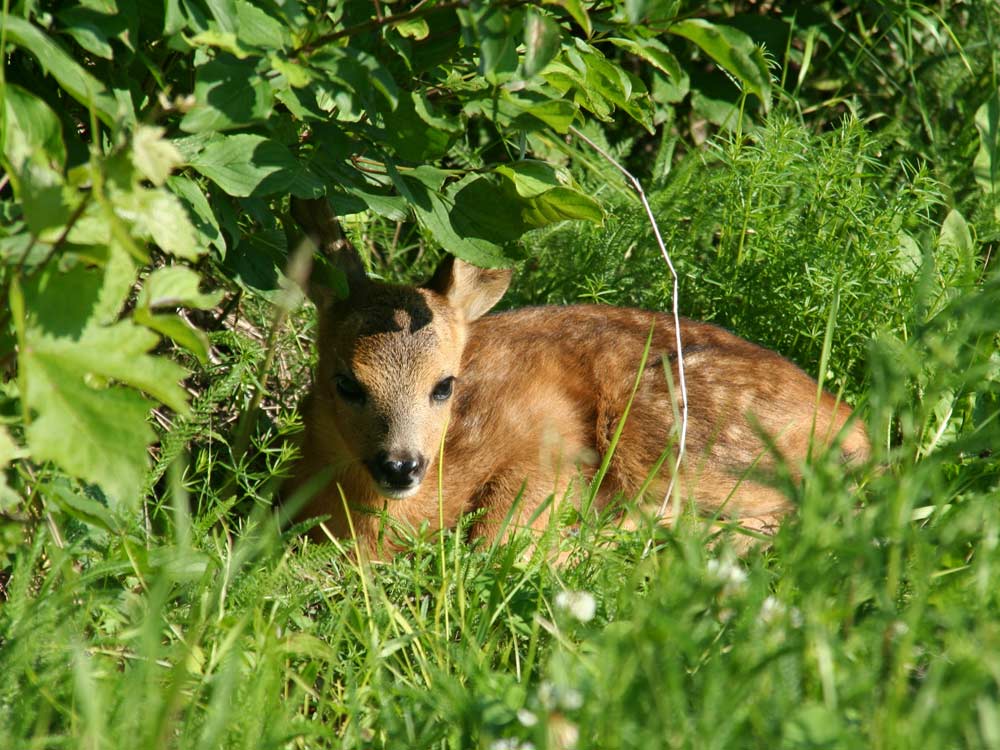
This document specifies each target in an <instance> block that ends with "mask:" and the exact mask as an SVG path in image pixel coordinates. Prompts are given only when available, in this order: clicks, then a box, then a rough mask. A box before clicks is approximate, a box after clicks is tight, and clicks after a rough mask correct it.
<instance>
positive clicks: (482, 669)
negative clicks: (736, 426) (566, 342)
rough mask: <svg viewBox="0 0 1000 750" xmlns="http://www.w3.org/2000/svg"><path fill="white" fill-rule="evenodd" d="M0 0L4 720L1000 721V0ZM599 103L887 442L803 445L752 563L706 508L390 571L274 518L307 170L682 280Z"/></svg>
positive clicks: (687, 239) (612, 290)
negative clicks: (812, 452)
mask: <svg viewBox="0 0 1000 750" xmlns="http://www.w3.org/2000/svg"><path fill="white" fill-rule="evenodd" d="M2 10H3V16H2V26H0V53H2V55H3V58H2V60H0V168H2V174H0V296H2V299H3V305H0V368H2V370H0V372H2V385H0V746H3V747H47V746H52V745H70V746H86V747H94V748H101V747H123V746H133V745H134V746H142V747H161V746H162V747H213V748H214V747H230V746H232V747H235V746H243V747H326V746H331V747H333V746H336V747H340V746H345V745H347V746H362V747H376V746H377V747H399V746H407V747H431V746H434V747H455V748H467V747H489V748H502V747H510V748H514V747H522V748H527V747H532V746H533V747H537V748H543V747H551V748H569V747H581V748H583V747H601V748H604V747H660V746H671V747H689V746H690V747H745V746H748V745H749V746H765V747H783V748H784V747H788V748H797V747H859V748H860V747H865V748H868V747H890V746H893V747H894V746H904V747H913V746H935V747H939V746H940V747H944V746H949V747H951V746H963V747H965V746H968V747H980V746H982V747H993V746H996V745H997V744H998V743H1000V703H998V695H1000V688H998V682H997V675H998V674H1000V668H998V664H996V658H995V657H994V656H993V655H994V654H997V653H1000V635H998V632H997V628H996V622H997V621H998V615H1000V609H998V606H997V605H998V603H997V600H996V593H995V592H996V591H998V590H1000V581H998V575H1000V574H998V565H1000V557H998V545H997V538H998V529H1000V526H998V524H1000V515H998V510H997V508H998V506H997V498H998V496H1000V463H998V456H997V453H996V446H998V445H1000V426H998V420H1000V387H998V382H1000V355H998V348H1000V347H998V343H1000V341H998V335H997V331H998V330H1000V317H998V315H1000V313H998V309H1000V308H998V306H997V300H998V299H1000V280H998V276H997V273H996V271H995V268H994V266H995V260H994V258H995V255H996V246H997V241H998V238H1000V69H998V68H1000V52H998V50H1000V38H998V36H1000V11H998V8H997V6H996V4H995V3H993V2H990V1H988V0H973V1H972V2H967V3H961V4H953V3H948V2H941V3H939V4H935V5H930V4H917V3H911V2H845V3H834V2H818V3H793V4H791V5H788V6H781V7H775V6H772V5H771V4H768V3H742V2H739V3H717V2H712V3H690V2H680V1H678V0H656V1H654V0H650V1H648V2H644V1H643V0H620V1H619V0H615V2H590V1H589V0H554V1H551V2H541V1H539V2H527V1H524V0H508V1H506V2H500V3H489V2H481V1H479V0H470V1H469V2H452V1H450V0H425V1H424V2H417V3H408V2H379V3H372V2H368V1H367V0H365V1H362V0H348V1H347V2H332V3H304V2H298V1H297V0H164V2H162V3H139V2H136V1H135V0H86V1H85V2H81V3H70V2H58V1H57V2H49V3H38V2H25V1H21V2H13V1H12V0H5V2H4V4H3V8H2ZM578 134H583V135H585V136H586V137H587V138H589V139H591V140H593V141H594V142H596V143H598V144H600V146H601V147H602V148H604V149H605V150H606V151H607V152H609V153H610V154H612V155H613V156H614V157H615V158H617V159H619V160H620V161H621V162H622V163H624V164H625V165H626V166H627V167H628V168H629V169H630V170H631V171H632V172H633V173H634V174H635V175H636V176H637V177H639V179H640V180H641V182H642V183H643V185H644V186H645V188H646V191H647V193H648V194H649V198H650V202H651V204H652V206H653V208H654V213H655V215H656V216H657V219H658V222H659V225H660V228H661V230H662V234H663V238H664V241H665V244H666V247H667V249H668V251H669V252H670V254H671V257H672V258H673V260H674V262H675V264H676V265H677V268H678V271H679V273H680V289H681V294H680V306H681V309H682V311H683V312H684V314H687V315H690V316H692V317H697V318H701V319H709V320H713V321H715V322H718V323H720V324H722V325H725V326H726V327H729V328H731V329H732V330H734V331H735V332H737V333H739V334H741V335H743V336H745V337H747V338H750V339H752V340H755V341H758V342H760V343H763V344H765V345H767V346H770V347H773V348H775V349H777V350H779V351H781V352H782V353H783V354H785V355H786V356H788V357H790V358H791V359H793V360H794V361H796V362H797V363H798V364H800V365H801V366H802V367H804V368H805V369H806V370H807V371H809V372H810V373H812V374H814V375H816V376H817V377H819V378H820V379H821V380H822V381H823V383H824V385H825V386H826V387H827V388H828V389H830V390H831V391H834V392H837V393H840V394H842V395H844V397H846V398H847V399H848V400H850V401H851V402H852V403H855V404H857V405H859V407H860V412H861V413H862V414H863V416H864V418H865V419H866V421H867V423H868V425H869V428H870V431H871V434H872V436H873V440H874V443H875V453H876V463H875V465H874V466H872V467H870V470H869V471H867V472H866V473H863V474H861V475H860V476H854V477H846V476H844V472H843V470H842V468H841V467H839V466H838V465H837V464H836V463H833V462H829V461H827V460H826V459H823V458H817V460H816V461H815V462H814V463H813V464H811V465H810V466H809V467H808V468H807V471H806V474H805V477H804V481H803V483H802V484H801V485H797V486H791V485H790V486H789V487H788V488H787V491H788V492H789V494H790V496H791V497H792V499H793V500H794V501H795V503H796V505H797V507H798V513H797V514H796V515H795V517H794V518H793V519H790V520H789V521H788V522H786V524H785V525H784V526H783V527H782V529H781V530H780V532H779V533H778V535H777V537H776V538H775V540H774V542H773V544H772V545H771V546H770V547H767V548H763V547H762V548H759V549H757V550H755V551H752V552H751V553H750V554H749V555H747V556H746V557H744V558H739V559H737V558H735V557H734V556H733V555H732V553H731V549H730V540H729V538H728V537H725V536H723V537H722V538H721V539H716V540H715V541H714V543H713V544H712V545H709V544H707V541H708V537H709V536H710V534H711V532H710V530H709V529H708V528H706V527H705V526H704V525H703V524H701V523H700V522H699V521H698V520H696V519H693V518H692V519H687V520H685V522H684V523H683V524H681V525H680V526H679V527H678V528H676V529H665V528H647V529H642V530H640V531H639V532H635V533H629V534H626V533H624V532H621V531H617V530H614V529H613V528H612V527H608V526H607V525H606V524H602V522H601V521H599V520H595V519H590V518H573V517H567V518H563V519H561V520H562V521H563V522H565V523H567V524H578V525H579V528H580V531H579V534H577V535H575V536H571V537H567V536H565V535H561V534H560V533H558V531H559V530H558V529H553V530H552V532H551V534H549V535H547V536H546V537H545V538H544V539H542V540H541V541H540V542H538V543H537V545H536V546H534V547H531V548H530V549H529V548H528V547H527V545H528V541H527V540H523V539H522V540H515V541H514V542H512V543H511V544H509V545H503V546H498V547H495V548H491V549H484V548H481V547H476V546H475V545H471V544H469V543H468V542H467V541H465V539H464V535H463V533H462V531H461V530H459V532H457V533H454V534H447V535H444V536H443V537H429V536H428V535H427V534H425V533H423V532H422V531H421V530H419V529H418V530H414V532H413V533H414V539H413V551H412V552H411V553H409V554H406V555H403V556H400V557H399V558H397V559H396V560H395V561H393V562H392V563H391V564H385V565H378V566H375V567H372V568H358V567H357V566H356V565H354V564H353V563H352V562H351V558H350V557H349V556H347V555H345V554H344V553H343V551H342V549H341V548H340V547H338V546H337V545H333V544H330V545H315V544H312V543H307V542H304V541H302V540H301V539H300V538H299V536H298V534H299V532H300V531H301V527H293V528H287V527H282V526H280V524H279V523H278V518H277V515H276V513H275V511H274V499H275V491H276V488H277V485H278V484H279V482H280V480H281V478H282V477H284V476H285V475H287V473H288V471H289V470H290V467H291V464H292V461H293V459H294V455H295V451H296V449H295V447H294V436H295V435H296V434H297V433H298V432H299V431H300V429H301V425H300V424H299V422H298V417H297V415H296V412H295V408H294V407H295V403H296V400H297V398H298V397H299V396H301V394H302V393H303V392H304V390H305V387H306V385H307V383H308V379H309V374H308V373H309V366H310V362H311V359H312V356H313V355H312V352H311V348H310V343H309V341H310V335H311V332H312V328H313V313H312V312H311V308H309V306H308V305H305V306H303V305H300V302H301V294H300V293H299V292H297V290H296V289H297V288H296V285H295V284H294V283H293V282H291V281H289V279H288V278H287V277H286V273H287V274H289V275H294V274H293V273H292V272H291V271H290V270H289V269H290V266H289V259H290V258H291V257H293V256H294V255H295V252H296V250H297V249H298V248H299V247H300V245H301V237H300V235H299V232H298V229H297V228H296V227H295V225H294V223H293V222H292V221H291V219H290V217H289V197H290V196H298V197H303V198H315V197H321V196H325V197H326V198H327V199H328V200H329V201H330V202H331V204H332V205H333V207H334V209H335V210H336V212H337V213H338V214H339V215H340V216H341V217H342V221H343V224H344V226H345V229H346V230H347V232H348V233H349V235H350V236H351V237H352V239H353V240H354V242H355V244H356V245H357V246H358V247H360V248H362V250H363V253H364V255H365V260H366V263H367V264H368V266H369V270H370V271H371V272H373V273H376V274H379V275H381V276H383V277H386V278H390V279H394V280H399V281H408V282H409V281H417V280H421V279H422V278H425V277H426V276H427V274H429V272H430V271H431V269H432V268H433V267H434V265H435V263H436V262H437V260H438V259H439V258H440V257H441V255H442V253H444V252H449V253H453V254H455V255H458V256H459V257H462V258H464V259H466V260H469V261H471V262H473V263H478V264H481V265H489V266H509V265H516V266H517V269H518V275H517V278H516V281H515V285H514V287H513V289H512V290H511V292H510V293H509V294H508V297H507V299H506V300H505V302H504V304H505V305H508V306H517V305H523V304H539V303H550V302H551V303H559V304H564V303H572V302H578V301H588V302H601V303H613V304H629V305H638V306H643V307H648V308H653V309H668V307H669V305H670V302H671V294H672V279H671V277H670V275H669V274H668V272H667V269H666V266H665V264H664V262H663V259H662V258H661V256H660V254H659V250H658V248H657V247H656V245H655V243H654V241H653V235H652V231H651V228H650V226H649V223H648V221H647V220H646V218H645V215H644V213H643V211H642V209H641V207H640V206H639V204H638V202H637V200H636V197H635V195H634V194H633V193H632V192H631V190H630V188H629V186H628V184H627V183H626V182H625V180H624V179H623V178H622V176H621V175H620V174H619V173H618V172H617V171H616V170H615V169H614V168H613V167H612V166H611V165H610V164H609V163H608V162H607V161H606V160H605V159H604V158H603V157H602V156H600V155H598V154H597V153H595V151H594V150H593V149H592V148H591V147H590V146H588V145H587V144H586V143H584V141H583V140H581V139H580V138H579V137H578ZM328 281H329V282H330V283H332V284H334V285H338V284H340V283H341V281H340V280H338V279H337V278H335V277H334V278H330V279H328ZM570 515H571V514H570ZM605 520H606V519H605ZM648 543H651V544H652V550H653V552H652V554H650V555H646V554H644V551H645V550H646V549H647V544H648ZM555 550H558V551H559V552H561V553H562V554H563V555H564V556H565V557H566V558H567V559H568V560H569V562H568V563H567V564H566V565H563V566H561V567H553V566H551V565H550V564H549V563H548V562H547V561H546V555H547V554H548V553H550V552H553V551H555ZM567 592H569V593H571V594H573V596H569V597H567V596H566V594H567ZM574 592H575V593H574ZM573 602H577V605H574V604H573ZM580 602H583V606H582V608H581V607H580V606H578V605H579V603H580ZM588 603H592V604H593V612H590V611H588V606H587V604H588Z"/></svg>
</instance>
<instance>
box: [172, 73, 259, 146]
mask: <svg viewBox="0 0 1000 750" xmlns="http://www.w3.org/2000/svg"><path fill="white" fill-rule="evenodd" d="M194 95H195V99H196V100H197V102H198V103H197V105H196V106H195V107H194V109H192V110H191V111H190V112H188V113H187V114H186V115H185V116H184V119H183V120H181V130H184V131H185V132H188V133H202V132H205V131H209V130H228V129H230V128H237V127H242V126H244V125H248V124H250V123H253V122H259V121H262V120H266V119H267V117H268V115H269V114H270V113H271V108H272V106H273V104H274V94H273V92H272V90H271V87H270V85H269V84H268V83H267V81H265V80H264V79H263V78H261V77H260V75H258V73H257V70H256V63H255V62H253V61H250V60H237V59H235V58H231V57H221V58H218V59H216V60H213V61H212V62H210V63H207V64H205V65H201V66H200V67H199V68H198V72H197V74H196V75H195V83H194Z"/></svg>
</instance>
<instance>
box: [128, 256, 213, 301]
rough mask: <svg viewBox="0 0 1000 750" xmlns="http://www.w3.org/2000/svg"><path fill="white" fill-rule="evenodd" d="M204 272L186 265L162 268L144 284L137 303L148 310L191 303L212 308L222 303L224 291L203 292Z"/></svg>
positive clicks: (154, 272)
mask: <svg viewBox="0 0 1000 750" xmlns="http://www.w3.org/2000/svg"><path fill="white" fill-rule="evenodd" d="M200 285H201V276H199V275H198V274H197V273H195V272H194V271H192V270H191V269H190V268H186V267H185V266H167V267H165V268H158V269H156V270H155V271H153V273H151V274H150V275H149V278H147V279H146V282H145V283H144V284H143V285H142V290H141V291H140V292H139V298H138V300H137V301H136V304H137V305H138V306H139V307H141V308H145V309H148V310H153V309H155V308H158V307H191V308H194V309H196V310H209V309H211V308H213V307H215V306H216V305H217V304H219V300H221V299H222V292H221V291H216V292H212V293H210V294H205V293H203V292H201V291H200V290H199V289H198V287H199V286H200Z"/></svg>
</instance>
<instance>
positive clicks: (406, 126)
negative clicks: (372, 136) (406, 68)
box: [378, 96, 455, 163]
mask: <svg viewBox="0 0 1000 750" xmlns="http://www.w3.org/2000/svg"><path fill="white" fill-rule="evenodd" d="M422 106H423V108H424V110H425V111H426V102H424V103H423V104H422ZM383 119H384V121H385V128H384V129H383V130H381V131H379V133H378V135H379V137H380V139H381V140H382V141H384V142H385V144H386V145H387V146H389V147H390V148H392V149H393V150H395V152H396V153H397V154H399V156H400V157H402V158H403V159H406V160H407V161H413V162H418V163H420V162H428V161H436V160H437V159H440V158H441V157H442V156H444V155H445V154H446V153H447V152H448V149H449V147H450V146H451V144H452V142H453V141H454V135H453V133H454V132H455V130H454V129H453V128H450V129H448V130H446V129H444V128H440V127H435V126H433V125H431V124H429V123H428V122H427V121H426V120H425V119H424V118H423V117H420V116H419V115H418V113H417V110H416V106H415V101H414V98H411V97H410V96H401V97H400V98H399V100H398V105H397V106H396V108H395V110H393V111H391V112H384V113H383ZM449 131H450V132H449Z"/></svg>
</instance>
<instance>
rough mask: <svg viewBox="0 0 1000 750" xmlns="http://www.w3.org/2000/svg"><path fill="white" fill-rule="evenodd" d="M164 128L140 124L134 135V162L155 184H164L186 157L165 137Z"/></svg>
mask: <svg viewBox="0 0 1000 750" xmlns="http://www.w3.org/2000/svg"><path fill="white" fill-rule="evenodd" d="M164 132H166V131H165V130H164V129H163V128H160V127H153V126H150V125H140V126H139V127H138V128H136V131H135V135H134V136H133V137H132V163H133V164H134V165H135V168H136V169H137V170H139V173H140V174H141V175H142V176H143V177H145V178H146V179H147V180H149V181H150V182H152V183H153V184H154V185H157V186H159V185H162V184H163V183H164V182H166V180H167V177H169V176H170V173H171V172H173V171H174V170H175V169H176V168H177V167H179V166H180V165H181V164H183V163H184V157H183V156H181V152H180V151H178V150H177V147H176V146H175V145H174V144H173V143H172V142H171V141H169V140H167V139H165V138H164V137H163V134H164Z"/></svg>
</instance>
